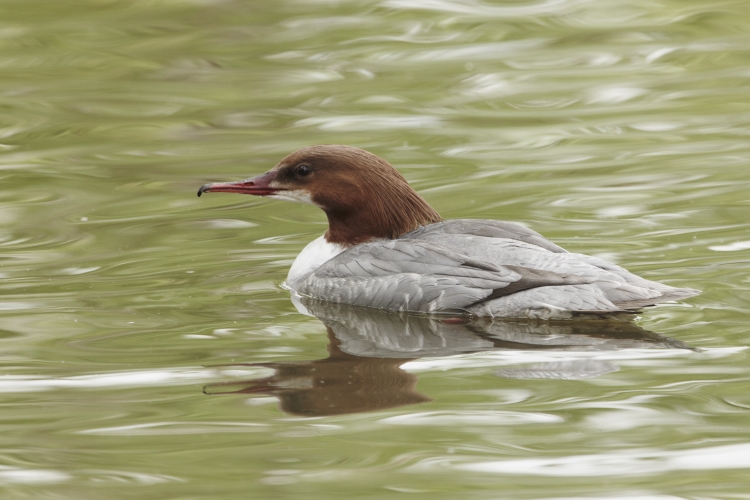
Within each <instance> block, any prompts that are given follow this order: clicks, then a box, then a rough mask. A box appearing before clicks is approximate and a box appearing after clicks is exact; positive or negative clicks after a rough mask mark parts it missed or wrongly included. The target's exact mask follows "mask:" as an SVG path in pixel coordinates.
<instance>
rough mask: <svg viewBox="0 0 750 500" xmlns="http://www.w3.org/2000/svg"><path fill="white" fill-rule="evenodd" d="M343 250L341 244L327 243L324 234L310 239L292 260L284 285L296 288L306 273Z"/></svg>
mask: <svg viewBox="0 0 750 500" xmlns="http://www.w3.org/2000/svg"><path fill="white" fill-rule="evenodd" d="M344 250H346V248H345V247H343V246H342V245H339V244H336V243H328V242H327V241H326V238H325V236H321V237H319V238H317V239H315V240H313V241H311V242H310V243H308V245H307V246H306V247H305V248H304V249H303V250H302V251H301V252H300V253H299V255H298V256H297V258H296V259H295V260H294V264H292V267H291V268H290V269H289V274H288V275H287V277H286V285H287V286H288V287H289V288H291V289H292V290H296V289H297V286H298V285H299V284H300V282H301V281H302V280H303V279H304V278H306V277H307V275H308V274H310V273H311V272H313V271H315V270H316V269H317V268H319V267H320V266H322V265H323V264H325V263H326V262H328V261H329V260H331V259H332V258H334V257H336V256H337V255H338V254H340V253H341V252H343V251H344Z"/></svg>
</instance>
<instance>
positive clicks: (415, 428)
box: [0, 0, 750, 500]
mask: <svg viewBox="0 0 750 500" xmlns="http://www.w3.org/2000/svg"><path fill="white" fill-rule="evenodd" d="M0 12H1V13H2V15H0V74H2V78H0V109H1V110H2V113H0V249H1V251H0V277H1V278H2V281H0V293H2V299H1V300H0V344H1V347H2V349H1V350H0V356H1V358H2V367H3V368H2V373H0V393H1V398H2V399H1V400H0V401H2V408H3V412H2V416H1V417H0V421H1V422H2V432H1V433H0V443H2V446H0V488H1V489H2V490H3V494H2V495H3V498H49V499H53V498H54V499H62V498H65V499H83V498H92V499H93V498H107V499H120V498H122V499H125V498H138V499H150V498H153V499H163V498H170V499H172V498H174V499H177V498H180V499H230V498H232V499H233V498H305V499H329V498H359V497H368V498H369V497H372V498H424V499H428V498H429V499H436V498H438V499H446V500H447V499H453V498H456V497H457V496H460V497H462V498H471V499H497V498H514V499H516V498H518V499H522V498H528V499H552V498H559V499H563V498H565V499H570V498H587V499H588V498H591V499H593V498H633V499H635V498H637V499H673V498H683V499H709V498H716V499H734V498H750V493H748V492H749V491H750V479H748V478H749V477H750V475H749V471H748V469H750V424H749V422H750V394H749V392H748V388H749V387H750V385H749V382H750V368H748V364H747V351H746V345H747V343H748V340H749V339H750V334H748V327H747V323H748V302H749V301H750V279H749V278H748V268H749V267H750V266H749V265H748V264H749V263H750V231H749V230H750V223H748V209H749V208H750V207H749V205H750V203H749V202H748V186H749V185H750V184H749V183H750V174H749V173H748V172H750V170H749V167H750V142H749V141H748V138H749V136H750V132H748V131H749V130H750V126H749V125H750V106H749V105H748V103H749V102H750V100H749V97H750V57H749V54H750V53H749V49H748V48H749V47H750V35H749V34H748V33H750V7H748V4H747V3H746V2H743V1H716V2H697V1H676V0H663V1H656V0H636V1H632V0H630V1H621V0H596V1H594V0H541V1H526V0H518V1H515V0H514V1H510V0H509V1H507V2H489V1H485V2H481V1H473V0H420V1H413V0H409V1H407V0H352V1H346V0H341V1H297V2H295V1H291V0H281V1H277V2H253V1H240V0H235V1H233V0H224V1H220V0H214V1H212V0H149V1H146V0H132V1H99V0H88V1H84V0H76V1H70V2H64V3H61V2H53V1H50V0H46V1H45V0H34V1H28V0H5V1H4V2H2V6H0ZM316 143H343V144H350V145H355V146H359V147H363V148H366V149H368V150H371V151H373V152H375V153H377V154H379V155H381V156H383V157H385V158H387V159H388V160H389V161H391V162H392V163H393V164H394V165H396V166H397V167H398V168H399V169H400V170H401V172H403V173H404V175H405V176H406V177H407V178H408V179H409V181H410V182H411V183H412V184H413V186H415V187H416V188H417V189H418V190H419V191H420V192H421V193H423V194H424V196H425V197H426V198H427V199H428V201H429V202H430V203H431V204H433V206H435V207H436V208H437V209H438V210H439V211H440V212H441V214H442V215H443V216H444V217H445V218H458V217H462V218H492V219H505V220H515V221H519V222H522V223H524V224H527V225H529V226H530V227H532V228H533V229H535V230H537V231H539V232H541V233H543V234H544V235H546V236H548V237H550V238H551V239H553V240H554V241H555V242H556V243H559V244H561V245H562V246H564V247H566V248H567V249H569V250H572V251H580V252H585V253H589V254H595V255H599V256H603V257H605V258H608V259H610V260H613V261H615V262H617V263H619V264H621V265H624V266H626V267H627V268H629V269H631V270H633V271H635V272H637V273H639V274H642V275H644V276H646V277H648V278H651V279H656V280H660V281H664V282H667V283H669V284H672V285H676V286H689V287H694V288H700V289H702V290H703V291H704V292H703V294H702V295H701V296H699V297H696V298H693V299H690V300H688V301H686V302H684V303H679V304H666V305H662V306H659V307H657V308H653V309H651V310H649V311H647V312H646V313H645V314H644V315H643V316H642V318H640V319H639V320H638V321H637V323H636V324H635V325H631V326H621V327H618V328H614V327H607V326H602V325H598V326H591V325H588V326H587V325H529V324H523V323H518V324H516V323H507V324H491V323H486V322H473V323H467V324H462V323H451V322H440V321H434V320H427V319H424V318H418V319H414V318H404V317H400V316H397V315H396V316H394V315H388V314H370V313H367V312H363V311H341V310H337V309H335V308H334V309H333V310H332V309H330V308H325V307H322V308H321V307H318V308H317V309H316V308H315V307H313V310H312V312H314V313H315V314H317V315H318V317H319V318H320V319H318V318H316V317H312V316H305V315H302V314H299V313H298V312H297V310H296V308H295V307H294V305H293V304H292V303H291V301H290V299H289V296H288V293H287V292H286V291H285V290H283V289H282V288H281V287H280V286H279V285H280V283H281V282H282V281H283V279H284V277H285V276H286V271H287V269H288V266H289V265H290V263H291V260H292V259H293V258H294V256H295V255H296V253H297V252H298V251H299V250H300V249H301V248H302V246H303V245H304V244H306V243H307V242H308V241H310V240H312V239H313V238H315V237H317V236H318V235H319V234H320V233H321V232H322V231H323V230H324V228H325V218H324V216H323V214H322V213H318V212H315V211H313V210H310V209H309V207H305V206H302V205H294V204H288V203H282V202H274V201H269V200H263V199H256V198H250V197H239V196H229V195H226V196H222V195H216V196H207V197H203V198H201V199H198V198H197V197H196V196H195V191H196V190H197V188H198V186H200V185H201V184H203V183H205V182H209V181H224V180H235V179H241V178H244V177H247V176H249V175H251V174H256V173H260V172H264V171H265V170H267V169H268V168H269V167H270V166H272V165H273V164H275V163H276V161H277V160H278V159H280V158H281V157H283V156H284V155H285V154H286V153H288V152H290V151H291V150H293V149H295V148H297V147H300V146H303V145H308V144H316ZM407 331H408V332H410V333H409V336H407V335H406V334H405V333H404V332H407Z"/></svg>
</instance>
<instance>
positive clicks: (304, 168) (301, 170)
mask: <svg viewBox="0 0 750 500" xmlns="http://www.w3.org/2000/svg"><path fill="white" fill-rule="evenodd" d="M294 172H295V173H296V174H297V175H299V176H300V177H304V176H306V175H310V172H312V169H311V168H310V167H309V166H308V165H298V166H297V168H295V169H294Z"/></svg>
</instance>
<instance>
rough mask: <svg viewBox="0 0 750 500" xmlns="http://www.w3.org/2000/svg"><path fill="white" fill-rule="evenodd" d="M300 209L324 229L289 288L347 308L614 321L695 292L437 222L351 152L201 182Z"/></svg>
mask: <svg viewBox="0 0 750 500" xmlns="http://www.w3.org/2000/svg"><path fill="white" fill-rule="evenodd" d="M207 192H224V193H244V194H254V195H257V196H267V197H269V198H274V199H279V200H290V201H297V202H302V203H308V204H311V205H315V206H317V207H319V208H321V209H322V210H323V211H324V212H325V213H326V215H327V216H328V230H327V231H326V232H325V234H324V235H323V236H321V237H320V238H318V239H316V240H314V241H313V242H311V243H310V244H308V245H307V246H306V247H305V249H304V250H302V252H301V253H300V254H299V255H298V256H297V259H296V260H295V261H294V264H292V267H291V269H290V270H289V275H288V276H287V281H286V284H287V286H288V287H289V288H290V289H291V290H292V291H293V292H296V293H297V294H299V295H302V296H307V297H311V298H314V299H318V300H322V301H327V302H336V303H341V304H350V305H355V306H365V307H374V308H379V309H392V310H399V311H415V312H424V313H451V314H456V313H463V314H472V315H476V316H493V317H508V318H520V317H528V318H538V319H571V318H572V317H574V316H577V315H583V316H587V317H596V318H610V317H613V318H614V317H621V316H622V313H634V312H637V311H638V310H639V309H641V308H643V307H646V306H651V305H654V304H657V303H659V302H665V301H670V300H678V299H683V298H686V297H691V296H693V295H697V294H698V293H700V292H699V291H698V290H693V289H690V288H675V287H671V286H668V285H664V284H662V283H657V282H654V281H649V280H646V279H644V278H641V277H639V276H636V275H634V274H632V273H630V272H628V271H626V270H625V269H623V268H621V267H619V266H616V265H614V264H611V263H609V262H606V261H604V260H602V259H599V258H596V257H590V256H588V255H583V254H576V253H568V252H567V251H565V250H563V249H562V248H560V247H559V246H557V245H555V244H554V243H552V242H550V241H548V240H547V239H545V238H544V237H543V236H541V235H540V234H539V233H536V232H535V231H532V230H531V229H528V228H526V227H524V226H522V225H520V224H517V223H514V222H501V221H494V220H452V221H443V219H442V218H441V217H440V215H439V214H438V213H437V212H436V211H435V210H434V209H433V208H432V207H431V206H430V205H429V204H428V203H427V202H426V201H425V200H424V199H423V198H422V197H421V196H419V194H417V192H416V191H414V190H413V189H412V188H411V187H410V186H409V184H408V183H407V182H406V179H404V177H403V176H402V175H401V174H399V173H398V171H396V169H395V168H393V167H392V166H391V165H390V164H389V163H388V162H387V161H385V160H384V159H382V158H380V157H378V156H376V155H374V154H372V153H369V152H367V151H364V150H362V149H358V148H353V147H350V146H338V145H324V146H310V147H306V148H302V149H300V150H298V151H295V152H294V153H292V154H290V155H289V156H287V157H286V158H284V159H283V160H281V162H279V164H278V165H276V166H275V167H274V168H273V169H271V170H270V171H268V172H266V173H265V174H262V175H259V176H257V177H253V178H251V179H247V180H244V181H239V182H231V183H217V184H206V185H204V186H202V187H201V188H200V189H199V190H198V196H200V195H201V194H202V193H207Z"/></svg>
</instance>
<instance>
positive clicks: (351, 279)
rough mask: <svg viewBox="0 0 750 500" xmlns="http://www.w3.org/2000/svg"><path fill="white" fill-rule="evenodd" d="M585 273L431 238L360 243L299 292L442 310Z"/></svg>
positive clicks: (563, 282) (574, 279) (362, 302)
mask: <svg viewBox="0 0 750 500" xmlns="http://www.w3.org/2000/svg"><path fill="white" fill-rule="evenodd" d="M587 282H588V281H587V280H586V279H582V278H580V277H576V276H572V275H567V274H559V273H555V272H552V271H544V270H535V269H529V268H526V267H523V266H517V265H511V266H502V265H496V264H492V263H489V262H486V261H483V260H478V259H473V258H471V257H469V256H467V255H466V254H464V253H461V252H457V251H456V250H453V249H451V248H447V247H445V246H442V245H439V244H437V243H434V242H430V241H420V240H414V239H397V240H388V241H377V242H373V243H365V244H362V245H357V246H356V247H353V248H351V249H349V250H347V251H345V252H343V253H341V254H339V255H338V256H336V257H334V258H332V259H331V260H329V261H328V262H326V263H325V264H323V265H322V266H320V267H319V268H318V269H317V270H315V271H314V272H313V273H312V274H311V275H310V276H308V277H307V278H306V279H305V280H304V281H303V282H302V283H301V284H300V285H299V287H298V289H297V292H298V293H300V294H302V295H308V296H311V297H315V298H318V299H322V300H326V301H330V302H337V303H343V304H351V305H360V306H368V307H376V308H381V309H396V310H404V311H420V312H439V311H456V310H467V308H470V307H472V306H475V305H476V304H479V303H481V302H483V301H485V300H494V299H496V298H498V297H502V296H505V295H508V294H514V293H517V292H519V291H521V290H528V289H531V288H536V287H542V286H559V285H566V284H571V285H574V284H581V283H587Z"/></svg>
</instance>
